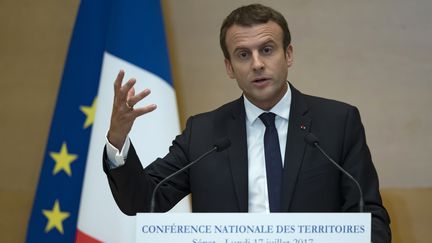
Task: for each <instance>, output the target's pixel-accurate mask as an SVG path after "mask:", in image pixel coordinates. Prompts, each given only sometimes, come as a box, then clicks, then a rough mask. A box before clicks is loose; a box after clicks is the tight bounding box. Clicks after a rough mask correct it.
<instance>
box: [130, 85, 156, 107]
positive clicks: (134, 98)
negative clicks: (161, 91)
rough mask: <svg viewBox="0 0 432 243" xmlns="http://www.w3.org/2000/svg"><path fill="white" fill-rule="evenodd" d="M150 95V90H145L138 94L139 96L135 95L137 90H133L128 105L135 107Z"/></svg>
mask: <svg viewBox="0 0 432 243" xmlns="http://www.w3.org/2000/svg"><path fill="white" fill-rule="evenodd" d="M150 93H151V91H150V90H149V89H145V90H143V91H141V92H140V93H138V94H137V95H135V90H134V89H133V88H132V89H131V91H130V92H129V94H128V98H127V103H128V104H129V105H130V106H134V105H136V103H138V102H139V101H141V100H142V99H144V98H145V97H147V96H148V95H149V94H150Z"/></svg>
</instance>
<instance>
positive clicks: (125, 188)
mask: <svg viewBox="0 0 432 243" xmlns="http://www.w3.org/2000/svg"><path fill="white" fill-rule="evenodd" d="M291 92H292V101H291V111H290V117H289V125H288V137H287V142H286V150H285V151H286V152H285V162H284V164H285V166H284V174H283V189H282V190H283V196H282V209H283V211H285V212H356V211H357V210H358V202H359V200H358V199H359V193H358V190H357V188H356V186H355V184H354V183H353V182H352V181H351V180H350V179H348V177H346V176H344V175H342V174H341V173H340V172H339V170H338V169H337V168H335V166H334V165H332V164H331V163H330V162H329V161H327V159H326V158H324V157H323V155H322V154H320V153H319V151H318V150H317V149H316V148H314V147H312V146H310V145H307V144H306V143H305V141H304V136H305V134H307V133H308V132H312V133H314V134H315V135H316V136H317V137H318V138H319V139H320V145H321V146H322V147H323V148H324V149H325V150H326V151H327V153H328V154H329V155H330V156H331V157H332V158H333V159H334V160H335V161H338V162H339V163H340V165H341V166H342V167H343V168H344V169H345V170H347V171H348V172H349V173H351V174H352V175H353V176H354V178H356V179H357V180H358V181H359V183H360V185H361V187H362V189H363V194H364V200H365V211H368V212H371V213H372V225H373V226H372V228H373V233H372V235H373V237H372V239H373V241H374V242H390V238H391V236H390V235H391V234H390V228H389V223H390V219H389V216H388V214H387V211H386V210H385V208H384V207H383V205H382V202H381V197H380V193H379V185H378V176H377V173H376V170H375V168H374V165H373V163H372V159H371V155H370V152H369V149H368V146H367V144H366V138H365V132H364V128H363V125H362V123H361V120H360V115H359V112H358V110H357V108H355V107H353V106H350V105H347V104H344V103H341V102H337V101H333V100H327V99H323V98H318V97H313V96H308V95H304V94H302V93H300V92H299V91H298V90H296V89H295V88H294V87H293V86H291ZM245 117H246V115H245V109H244V103H243V98H240V99H238V100H235V101H233V102H231V103H228V104H226V105H224V106H222V107H220V108H218V109H216V110H214V111H211V112H208V113H203V114H199V115H196V116H193V117H191V118H189V120H188V121H187V124H186V128H185V130H184V131H183V132H182V133H181V134H180V135H179V136H177V137H176V139H175V140H174V141H173V144H172V146H171V147H170V150H169V153H168V154H167V155H166V156H165V157H164V158H158V159H157V160H156V161H154V162H153V163H152V164H150V165H149V166H148V167H146V168H145V169H143V168H142V166H141V163H140V161H139V159H138V157H137V154H136V152H135V149H134V147H133V146H131V148H130V151H129V154H128V157H127V160H126V163H125V165H124V166H121V167H119V168H116V169H111V170H110V169H108V167H107V161H106V154H105V153H104V163H103V164H104V171H105V173H106V174H107V177H108V181H109V184H110V187H111V191H112V194H113V196H114V198H115V200H116V202H117V204H118V206H119V208H120V209H121V210H122V211H123V212H124V213H125V214H128V215H134V214H135V213H137V212H144V211H148V210H149V204H150V203H149V201H150V195H151V193H152V190H153V188H154V187H155V185H156V184H157V183H158V182H159V181H161V180H162V179H163V178H165V177H166V176H167V175H169V174H171V173H173V172H174V171H177V170H178V169H180V168H182V167H183V166H185V165H187V164H188V163H189V162H190V161H192V160H194V159H196V158H197V157H198V156H200V155H201V154H203V153H204V152H206V151H208V150H209V149H210V148H212V147H213V145H214V143H215V141H217V140H219V139H220V138H228V139H229V140H230V141H231V147H229V148H228V149H227V150H225V151H223V152H220V153H215V154H213V155H211V156H209V157H207V158H206V159H204V160H203V161H201V162H200V163H198V164H196V165H194V166H192V167H191V168H190V169H189V170H187V171H186V172H185V173H182V174H180V175H178V176H176V177H175V178H173V179H172V180H171V181H170V182H168V183H166V184H165V185H163V186H161V188H160V190H159V193H158V194H157V196H156V202H157V206H156V210H157V211H167V210H169V209H170V208H172V207H173V206H174V205H175V204H176V203H177V202H178V201H179V200H181V199H182V198H183V197H184V196H186V195H187V194H189V193H192V209H193V211H194V212H247V211H248V168H247V167H248V158H247V144H246V122H245ZM304 128H305V129H304Z"/></svg>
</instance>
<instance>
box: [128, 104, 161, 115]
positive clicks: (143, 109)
mask: <svg viewBox="0 0 432 243" xmlns="http://www.w3.org/2000/svg"><path fill="white" fill-rule="evenodd" d="M156 108H157V106H156V104H151V105H147V106H144V107H140V108H137V109H134V110H133V113H134V115H135V117H139V116H142V115H144V114H146V113H149V112H152V111H154V110H156Z"/></svg>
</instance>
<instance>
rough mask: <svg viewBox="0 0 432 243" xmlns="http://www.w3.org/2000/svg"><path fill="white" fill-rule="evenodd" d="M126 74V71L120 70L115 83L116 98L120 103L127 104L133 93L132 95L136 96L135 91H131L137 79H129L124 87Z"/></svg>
mask: <svg viewBox="0 0 432 243" xmlns="http://www.w3.org/2000/svg"><path fill="white" fill-rule="evenodd" d="M124 75H125V72H124V70H120V71H119V73H118V74H117V78H116V79H115V81H114V97H115V98H116V99H117V100H118V101H119V102H126V99H127V97H128V96H129V94H130V93H131V95H132V96H133V95H134V92H135V90H131V89H132V88H133V86H134V85H135V83H136V79H135V78H131V79H129V80H128V81H127V82H126V83H125V84H124V85H122V82H123V78H124Z"/></svg>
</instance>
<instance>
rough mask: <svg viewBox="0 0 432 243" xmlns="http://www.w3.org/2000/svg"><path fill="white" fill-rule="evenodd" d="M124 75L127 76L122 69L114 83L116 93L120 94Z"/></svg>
mask: <svg viewBox="0 0 432 243" xmlns="http://www.w3.org/2000/svg"><path fill="white" fill-rule="evenodd" d="M124 74H125V72H124V70H123V69H121V70H120V71H119V73H118V74H117V78H116V79H115V81H114V93H118V92H119V90H120V88H121V84H122V81H123V78H124Z"/></svg>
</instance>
